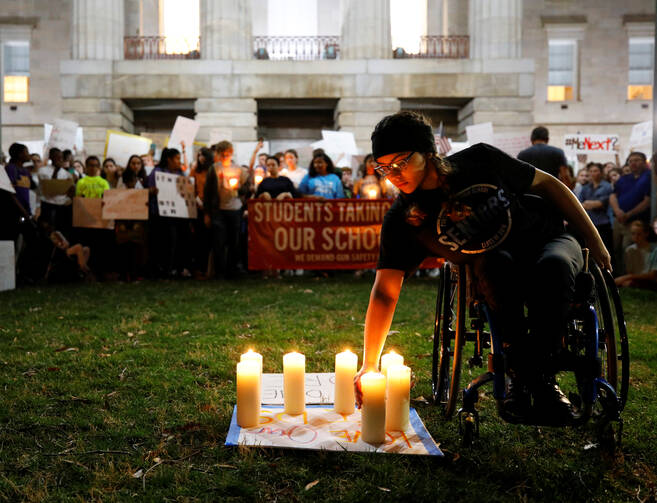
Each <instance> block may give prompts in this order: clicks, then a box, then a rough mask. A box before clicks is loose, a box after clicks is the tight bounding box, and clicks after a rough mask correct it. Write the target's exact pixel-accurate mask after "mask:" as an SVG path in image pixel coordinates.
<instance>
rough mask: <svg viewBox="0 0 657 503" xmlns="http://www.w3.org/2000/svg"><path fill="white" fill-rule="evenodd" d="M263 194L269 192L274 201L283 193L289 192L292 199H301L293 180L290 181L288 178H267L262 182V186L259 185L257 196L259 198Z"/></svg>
mask: <svg viewBox="0 0 657 503" xmlns="http://www.w3.org/2000/svg"><path fill="white" fill-rule="evenodd" d="M263 192H269V195H270V196H271V198H272V199H276V198H277V197H278V196H279V195H281V194H282V193H283V192H289V193H290V194H292V197H299V191H298V190H297V189H295V188H294V184H293V183H292V180H290V179H289V178H288V177H287V176H277V177H276V178H271V177H268V178H265V179H264V180H263V181H262V182H260V185H258V191H257V192H256V196H259V195H260V194H262V193H263Z"/></svg>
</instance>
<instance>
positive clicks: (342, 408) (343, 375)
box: [334, 349, 358, 414]
mask: <svg viewBox="0 0 657 503" xmlns="http://www.w3.org/2000/svg"><path fill="white" fill-rule="evenodd" d="M357 367H358V356H357V355H356V354H355V353H352V352H351V351H349V350H348V349H347V350H346V351H343V352H342V353H338V354H337V355H335V393H334V395H335V404H334V409H335V412H337V413H338V414H353V413H354V408H355V406H354V402H355V400H356V398H355V397H354V377H355V376H356V372H357Z"/></svg>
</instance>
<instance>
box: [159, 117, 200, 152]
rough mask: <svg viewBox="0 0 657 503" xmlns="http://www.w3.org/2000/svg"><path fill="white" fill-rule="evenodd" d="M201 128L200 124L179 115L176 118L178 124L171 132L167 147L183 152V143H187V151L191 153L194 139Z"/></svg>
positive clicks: (175, 124)
mask: <svg viewBox="0 0 657 503" xmlns="http://www.w3.org/2000/svg"><path fill="white" fill-rule="evenodd" d="M200 127H201V123H200V122H197V121H195V120H194V119H188V118H187V117H183V116H181V115H179V116H178V117H176V122H175V123H174V125H173V129H172V130H171V135H170V136H169V142H168V143H167V147H168V148H175V149H178V150H180V151H182V142H185V149H189V151H190V152H191V150H192V148H193V145H194V138H196V134H197V133H198V130H199V128H200Z"/></svg>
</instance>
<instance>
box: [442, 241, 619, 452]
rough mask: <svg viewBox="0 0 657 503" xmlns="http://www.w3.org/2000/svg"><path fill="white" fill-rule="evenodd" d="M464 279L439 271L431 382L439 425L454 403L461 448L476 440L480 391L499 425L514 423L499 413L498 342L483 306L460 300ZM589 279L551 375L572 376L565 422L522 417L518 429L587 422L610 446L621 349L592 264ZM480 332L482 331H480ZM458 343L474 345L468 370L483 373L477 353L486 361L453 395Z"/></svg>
mask: <svg viewBox="0 0 657 503" xmlns="http://www.w3.org/2000/svg"><path fill="white" fill-rule="evenodd" d="M584 252H585V262H586V263H587V265H586V267H585V270H584V271H583V273H584V274H588V272H589V271H588V250H584ZM466 271H467V268H466V266H463V265H461V266H453V265H451V264H449V263H445V265H444V266H443V267H442V269H441V274H440V282H439V286H438V295H437V298H436V316H435V320H434V337H433V359H432V369H431V370H432V372H431V377H432V392H433V401H434V403H435V404H440V405H442V406H443V410H444V415H445V417H446V418H447V419H450V418H451V417H452V416H453V414H454V411H455V410H456V405H457V400H458V397H459V395H461V396H462V407H461V408H460V409H459V411H458V417H459V433H460V434H461V437H462V441H463V443H464V444H465V445H469V444H471V443H472V441H473V439H474V438H475V437H477V436H478V435H479V413H478V412H477V409H476V403H477V401H478V399H479V388H481V387H482V386H484V385H486V384H488V383H491V382H492V383H493V396H494V398H495V399H496V401H497V405H498V413H499V415H500V417H501V418H502V419H503V420H505V421H507V422H512V423H513V422H519V421H517V419H516V418H514V417H512V416H510V415H509V414H507V413H505V411H504V409H503V406H502V405H503V400H504V397H505V386H506V373H505V371H506V369H505V366H506V365H505V355H504V350H503V345H502V338H501V334H499V332H498V331H497V330H496V327H495V326H491V323H490V319H491V318H490V315H489V313H488V306H487V305H486V304H485V303H484V302H480V301H478V300H468V296H467V292H466V286H467V282H466V274H467V272H466ZM583 273H580V275H581V274H583ZM591 274H592V285H591V286H590V287H589V288H588V290H589V291H588V292H585V293H584V294H583V295H580V297H581V298H576V299H575V301H574V302H573V304H572V306H571V314H572V317H571V319H570V320H569V330H568V336H567V338H566V340H565V341H564V350H563V351H562V353H561V354H560V355H559V358H558V360H557V362H556V364H557V366H558V369H559V371H564V370H565V371H567V370H572V371H574V372H575V378H576V384H577V390H578V393H577V394H574V395H572V396H571V397H570V398H571V401H572V402H573V405H574V407H575V409H576V410H575V413H574V414H573V418H572V421H569V422H567V423H560V424H554V423H550V422H545V421H544V419H545V418H540V417H531V416H530V417H528V418H527V420H526V421H523V423H524V424H536V425H538V424H548V425H552V426H579V425H583V424H585V423H586V422H588V421H589V419H591V417H594V419H595V421H596V429H597V433H598V436H599V438H600V439H601V440H602V441H604V442H605V443H606V444H607V445H610V444H612V445H614V446H615V445H616V444H617V443H618V442H620V439H621V435H622V420H621V417H620V413H621V412H622V410H623V408H624V406H625V403H626V401H627V393H628V389H629V368H630V367H629V344H628V338H627V330H626V326H625V318H624V315H623V309H622V305H621V301H620V296H619V294H618V289H617V288H616V285H615V283H614V279H613V277H612V276H611V274H610V273H609V272H608V271H601V270H600V269H599V268H598V267H597V266H596V265H595V264H593V266H592V267H591ZM454 303H456V306H454ZM466 307H468V308H469V318H470V329H469V330H466V328H465V323H466ZM486 325H488V328H489V331H486V330H485V329H486ZM466 342H472V343H473V345H474V348H473V352H472V357H470V358H468V360H467V363H468V365H469V366H470V367H471V368H472V367H483V365H484V350H489V353H488V355H487V358H486V359H487V364H488V365H487V366H488V369H487V372H485V373H483V374H481V375H479V376H478V377H476V378H475V379H474V380H473V381H472V382H470V383H469V384H468V385H467V387H466V388H465V389H463V390H461V389H460V377H461V364H462V360H463V354H464V350H465V344H466ZM619 366H620V369H619ZM461 391H462V393H461ZM615 425H616V426H615Z"/></svg>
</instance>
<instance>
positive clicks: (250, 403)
mask: <svg viewBox="0 0 657 503" xmlns="http://www.w3.org/2000/svg"><path fill="white" fill-rule="evenodd" d="M259 423H260V367H259V366H258V363H257V362H255V361H244V362H239V363H238V364H237V424H238V425H239V426H241V427H242V428H252V427H254V426H258V424H259Z"/></svg>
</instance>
